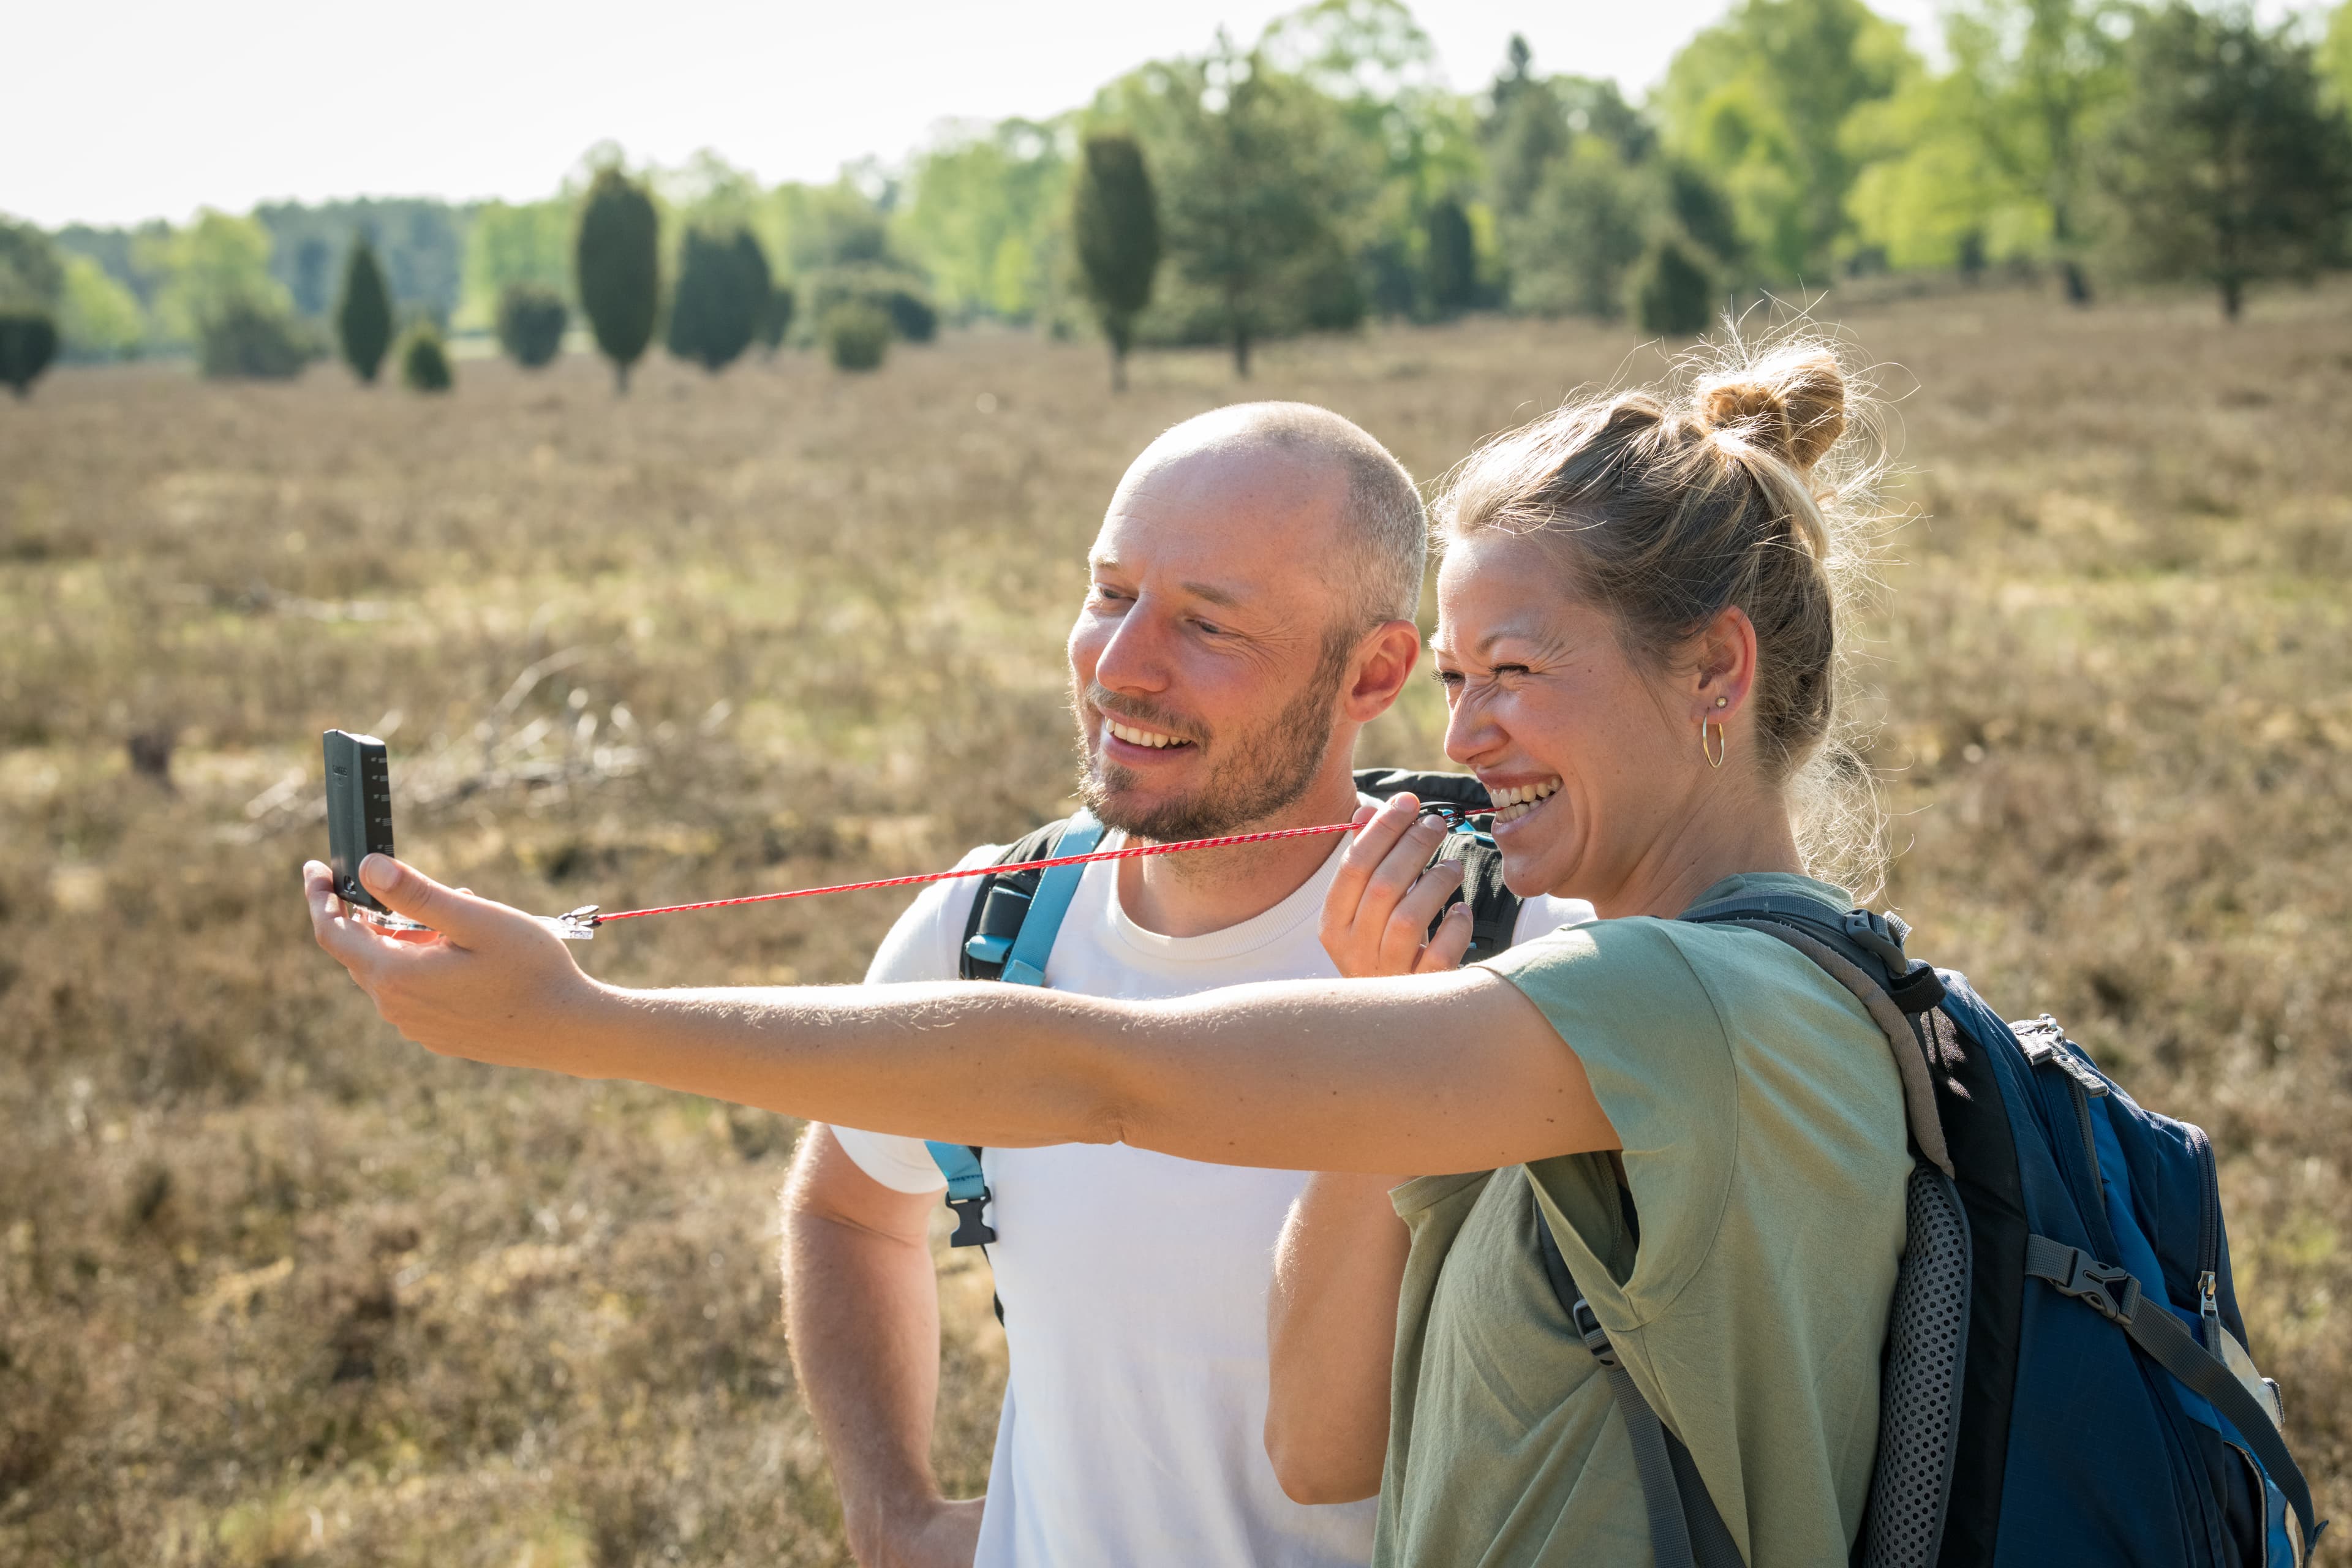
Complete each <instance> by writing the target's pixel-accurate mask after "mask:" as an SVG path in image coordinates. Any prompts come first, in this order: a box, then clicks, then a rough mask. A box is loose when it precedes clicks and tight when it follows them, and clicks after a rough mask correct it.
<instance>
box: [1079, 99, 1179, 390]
mask: <svg viewBox="0 0 2352 1568" xmlns="http://www.w3.org/2000/svg"><path fill="white" fill-rule="evenodd" d="M1070 226H1071V228H1072V229H1073V230H1074V231H1076V237H1077V242H1078V262H1079V267H1080V270H1081V272H1082V274H1083V278H1084V282H1085V287H1086V292H1087V299H1088V300H1092V301H1093V302H1094V307H1095V318H1096V320H1097V321H1100V322H1101V323H1102V330H1103V336H1104V337H1106V338H1108V339H1109V340H1110V384H1111V390H1112V391H1114V392H1124V391H1126V390H1127V353H1128V350H1129V349H1130V348H1132V347H1133V346H1134V343H1135V318H1136V317H1137V316H1138V315H1139V314H1141V313H1142V310H1143V308H1144V307H1145V306H1146V305H1149V304H1150V303H1151V283H1152V279H1153V277H1154V276H1155V275H1156V274H1157V273H1158V272H1159V270H1160V205H1159V200H1158V198H1157V197H1156V196H1155V195H1153V193H1152V189H1151V172H1150V170H1149V169H1148V168H1146V167H1145V166H1144V162H1143V149H1142V148H1141V147H1139V146H1138V145H1137V144H1136V141H1135V138H1134V137H1132V136H1128V135H1124V134H1111V133H1106V134H1102V135H1096V136H1089V137H1087V144H1086V162H1085V163H1083V164H1082V165H1081V166H1080V168H1079V170H1078V178H1077V185H1076V190H1075V191H1073V192H1072V194H1071V201H1070Z"/></svg>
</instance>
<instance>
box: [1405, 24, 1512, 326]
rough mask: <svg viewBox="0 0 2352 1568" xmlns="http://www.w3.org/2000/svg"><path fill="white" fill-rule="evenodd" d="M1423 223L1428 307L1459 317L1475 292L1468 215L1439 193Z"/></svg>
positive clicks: (1475, 273)
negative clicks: (1426, 230) (1427, 252)
mask: <svg viewBox="0 0 2352 1568" xmlns="http://www.w3.org/2000/svg"><path fill="white" fill-rule="evenodd" d="M1515 41H1517V40H1515ZM1427 228H1428V232H1429V305H1430V309H1431V310H1434V311H1435V312H1436V313H1437V314H1438V315H1440V316H1458V315H1460V314H1461V313H1462V312H1463V311H1465V310H1468V309H1469V308H1470V306H1471V303H1472V301H1473V300H1475V298H1476V296H1477V291H1478V257H1477V249H1476V247H1475V245H1473V243H1472V242H1471V237H1470V215H1469V214H1467V213H1465V212H1464V211H1463V210H1462V204H1461V203H1460V202H1458V201H1456V200H1455V199H1454V197H1452V196H1450V195H1448V196H1440V197H1438V198H1437V200H1435V201H1434V202H1432V203H1431V204H1430V206H1429V218H1428V222H1427Z"/></svg>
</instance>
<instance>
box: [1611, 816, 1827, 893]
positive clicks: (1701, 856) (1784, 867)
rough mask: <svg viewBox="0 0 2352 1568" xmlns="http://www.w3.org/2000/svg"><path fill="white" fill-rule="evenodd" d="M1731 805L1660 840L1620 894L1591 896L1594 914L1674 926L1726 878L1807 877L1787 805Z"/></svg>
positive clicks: (1620, 883) (1634, 869) (1628, 875)
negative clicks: (1762, 874) (1755, 874)
mask: <svg viewBox="0 0 2352 1568" xmlns="http://www.w3.org/2000/svg"><path fill="white" fill-rule="evenodd" d="M1726 805H1727V803H1723V802H1717V803H1713V805H1711V807H1710V808H1709V809H1706V810H1701V811H1697V812H1694V813H1692V814H1691V815H1690V816H1687V817H1686V818H1685V820H1684V821H1683V822H1682V824H1681V825H1680V826H1678V827H1677V828H1676V829H1675V830H1674V831H1672V832H1670V833H1667V834H1663V835H1661V836H1660V837H1659V838H1658V840H1657V841H1656V842H1655V843H1654V844H1653V845H1652V846H1651V847H1650V848H1649V849H1648V851H1647V852H1645V853H1644V854H1643V856H1642V858H1640V859H1639V860H1637V861H1636V862H1635V863H1634V864H1633V866H1632V867H1630V868H1628V869H1627V872H1626V874H1625V875H1624V876H1623V877H1622V878H1621V879H1618V884H1617V886H1616V887H1615V888H1613V889H1608V890H1607V891H1605V892H1604V893H1602V894H1601V896H1598V897H1593V896H1592V895H1589V894H1588V895H1586V896H1587V897H1591V898H1592V907H1593V910H1595V912H1597V913H1598V914H1599V915H1600V916H1601V919H1602V920H1621V919H1623V918H1624V917H1626V916H1628V915H1655V916H1657V917H1658V918H1660V919H1662V920H1671V919H1672V918H1674V917H1675V916H1676V915H1678V914H1680V913H1682V912H1683V911H1684V910H1686V909H1688V908H1690V907H1691V905H1693V904H1695V903H1696V902H1697V901H1698V896H1699V895H1700V894H1701V893H1704V892H1706V890H1707V889H1709V888H1712V887H1713V886H1715V885H1716V884H1717V882H1720V881H1722V880H1723V879H1725V878H1726V877H1736V876H1738V875H1739V874H1740V873H1742V872H1748V871H1794V872H1798V873H1802V872H1803V870H1804V868H1805V865H1804V858H1803V857H1802V856H1801V855H1800V854H1799V853H1798V852H1797V836H1796V834H1795V832H1794V831H1793V830H1792V829H1791V828H1790V826H1789V812H1788V807H1787V805H1785V803H1783V802H1781V801H1780V800H1779V799H1777V798H1776V799H1769V800H1759V801H1757V802H1754V803H1753V804H1752V805H1743V806H1741V807H1738V808H1735V809H1726Z"/></svg>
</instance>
